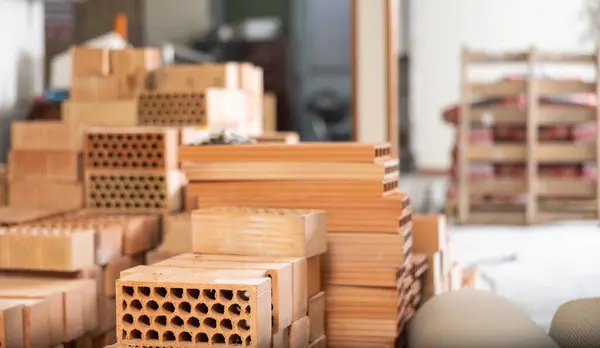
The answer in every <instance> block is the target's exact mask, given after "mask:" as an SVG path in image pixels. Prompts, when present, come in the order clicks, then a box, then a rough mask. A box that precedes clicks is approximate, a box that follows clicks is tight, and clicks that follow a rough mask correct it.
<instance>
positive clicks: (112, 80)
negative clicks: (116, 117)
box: [69, 76, 122, 102]
mask: <svg viewBox="0 0 600 348" xmlns="http://www.w3.org/2000/svg"><path fill="white" fill-rule="evenodd" d="M120 86H121V79H120V78H119V76H73V78H72V80H71V91H70V93H69V100H72V101H76V102H105V101H115V100H119V99H122V98H121V94H120Z"/></svg>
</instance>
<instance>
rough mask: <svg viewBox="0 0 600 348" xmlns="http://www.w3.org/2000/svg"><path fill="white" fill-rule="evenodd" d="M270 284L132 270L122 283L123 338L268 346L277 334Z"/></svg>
mask: <svg viewBox="0 0 600 348" xmlns="http://www.w3.org/2000/svg"><path fill="white" fill-rule="evenodd" d="M270 283H271V282H270V280H269V278H262V279H240V280H233V279H231V280H211V279H207V278H205V277H203V276H202V275H194V274H193V271H192V270H186V272H182V273H180V274H169V275H165V274H164V273H161V272H156V273H150V274H144V273H137V274H132V275H130V276H127V277H125V278H122V279H120V280H119V281H118V282H117V318H118V322H117V332H118V338H119V342H120V343H126V344H134V345H165V344H167V345H168V344H173V345H174V344H175V342H177V344H185V342H189V343H190V344H194V343H195V344H202V343H207V344H211V343H212V344H213V345H214V344H224V345H225V344H228V345H237V344H240V345H241V344H244V345H245V346H247V347H266V346H268V345H269V344H270V341H271V335H272V333H271V295H270V289H271V286H270V285H271V284H270ZM182 328H183V329H182Z"/></svg>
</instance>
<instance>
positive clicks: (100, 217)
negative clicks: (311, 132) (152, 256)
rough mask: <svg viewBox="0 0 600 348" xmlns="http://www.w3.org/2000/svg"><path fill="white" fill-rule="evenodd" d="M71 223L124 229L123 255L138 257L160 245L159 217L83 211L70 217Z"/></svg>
mask: <svg viewBox="0 0 600 348" xmlns="http://www.w3.org/2000/svg"><path fill="white" fill-rule="evenodd" d="M69 220H71V221H82V222H85V221H88V222H92V223H98V224H108V225H111V226H112V225H117V226H120V227H121V229H122V231H123V232H122V233H121V235H122V237H123V238H122V239H123V242H122V245H123V249H122V251H123V254H125V255H131V256H133V255H138V254H140V253H143V252H145V251H148V250H150V249H152V248H154V247H155V246H156V245H158V242H159V240H160V229H161V226H160V218H159V216H157V215H144V214H142V215H139V214H118V213H117V214H111V213H104V212H98V211H90V210H83V211H79V212H78V213H77V214H75V215H73V216H71V217H69Z"/></svg>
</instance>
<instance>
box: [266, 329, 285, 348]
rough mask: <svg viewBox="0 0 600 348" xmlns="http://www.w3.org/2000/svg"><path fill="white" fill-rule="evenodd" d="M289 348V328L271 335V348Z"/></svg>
mask: <svg viewBox="0 0 600 348" xmlns="http://www.w3.org/2000/svg"><path fill="white" fill-rule="evenodd" d="M289 347H290V328H289V327H286V328H284V329H282V330H280V331H278V332H276V333H274V334H273V340H272V341H271V348H289Z"/></svg>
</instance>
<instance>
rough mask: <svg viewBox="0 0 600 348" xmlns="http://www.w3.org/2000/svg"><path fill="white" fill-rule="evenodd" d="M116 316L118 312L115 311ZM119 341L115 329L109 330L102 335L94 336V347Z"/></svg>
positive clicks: (111, 344) (102, 346) (99, 347)
mask: <svg viewBox="0 0 600 348" xmlns="http://www.w3.org/2000/svg"><path fill="white" fill-rule="evenodd" d="M115 316H116V313H115ZM116 343H117V335H116V333H115V330H114V329H113V330H108V331H106V332H105V333H103V334H101V335H97V336H96V337H94V342H93V348H104V347H107V346H113V345H115V344H116Z"/></svg>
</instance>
